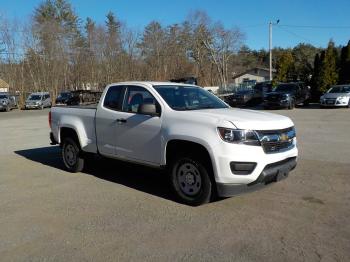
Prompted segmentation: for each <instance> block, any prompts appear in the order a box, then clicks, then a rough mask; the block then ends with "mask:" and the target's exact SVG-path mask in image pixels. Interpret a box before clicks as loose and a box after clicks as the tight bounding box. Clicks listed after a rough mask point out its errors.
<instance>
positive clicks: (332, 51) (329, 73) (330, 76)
mask: <svg viewBox="0 0 350 262" xmlns="http://www.w3.org/2000/svg"><path fill="white" fill-rule="evenodd" d="M337 60H338V53H337V49H336V48H335V46H334V42H333V41H332V40H331V41H329V43H328V47H327V49H326V50H325V51H324V55H322V54H321V68H320V76H319V79H318V90H319V91H320V92H322V93H323V92H326V91H327V90H328V89H329V88H330V86H331V85H335V84H336V83H337V82H338V68H337Z"/></svg>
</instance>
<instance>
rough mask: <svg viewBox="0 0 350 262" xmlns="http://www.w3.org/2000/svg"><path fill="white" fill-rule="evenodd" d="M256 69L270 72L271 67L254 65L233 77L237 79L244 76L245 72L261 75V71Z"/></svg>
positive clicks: (273, 70) (273, 71) (274, 70)
mask: <svg viewBox="0 0 350 262" xmlns="http://www.w3.org/2000/svg"><path fill="white" fill-rule="evenodd" d="M255 70H256V71H258V72H260V71H265V72H270V69H269V68H264V67H253V68H250V69H248V70H246V71H244V72H242V73H240V74H237V75H234V76H233V77H232V79H236V78H238V77H241V76H243V75H245V74H251V75H257V76H260V74H259V73H254V71H255ZM252 71H253V72H252ZM275 72H276V69H272V73H275Z"/></svg>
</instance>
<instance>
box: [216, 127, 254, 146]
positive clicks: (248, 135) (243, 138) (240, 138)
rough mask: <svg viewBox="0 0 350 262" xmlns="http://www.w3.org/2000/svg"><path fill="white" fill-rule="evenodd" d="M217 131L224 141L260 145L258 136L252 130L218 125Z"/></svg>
mask: <svg viewBox="0 0 350 262" xmlns="http://www.w3.org/2000/svg"><path fill="white" fill-rule="evenodd" d="M218 132H219V135H220V137H221V139H222V140H224V141H225V142H228V143H235V144H246V145H252V146H260V141H259V138H258V136H257V134H256V133H255V131H253V130H243V129H231V128H226V127H218Z"/></svg>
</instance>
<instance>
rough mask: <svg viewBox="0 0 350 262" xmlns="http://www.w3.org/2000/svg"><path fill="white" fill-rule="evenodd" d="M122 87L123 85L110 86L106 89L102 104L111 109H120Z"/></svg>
mask: <svg viewBox="0 0 350 262" xmlns="http://www.w3.org/2000/svg"><path fill="white" fill-rule="evenodd" d="M124 89H125V88H124V87H123V86H111V87H110V88H109V89H108V91H107V94H106V97H105V99H104V102H103V106H104V107H107V108H109V109H113V110H121V105H122V102H123V94H124Z"/></svg>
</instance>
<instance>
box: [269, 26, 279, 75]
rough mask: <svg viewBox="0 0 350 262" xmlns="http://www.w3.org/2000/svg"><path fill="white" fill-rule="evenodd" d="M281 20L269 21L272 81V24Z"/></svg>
mask: <svg viewBox="0 0 350 262" xmlns="http://www.w3.org/2000/svg"><path fill="white" fill-rule="evenodd" d="M279 22H280V20H279V19H278V20H277V21H276V23H272V22H271V21H270V23H269V51H270V70H269V71H270V81H272V26H273V25H277V24H278V23H279Z"/></svg>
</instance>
